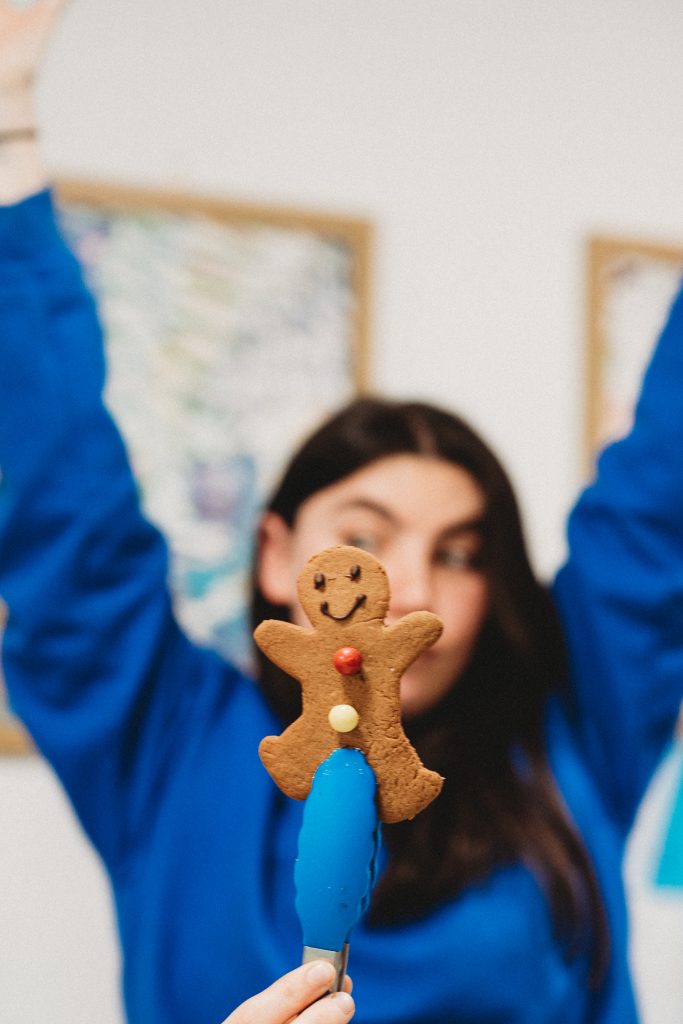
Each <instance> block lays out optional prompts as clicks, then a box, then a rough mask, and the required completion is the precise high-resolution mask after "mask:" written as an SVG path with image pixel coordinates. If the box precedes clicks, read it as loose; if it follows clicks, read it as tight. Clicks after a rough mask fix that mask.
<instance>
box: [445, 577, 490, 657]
mask: <svg viewBox="0 0 683 1024" xmlns="http://www.w3.org/2000/svg"><path fill="white" fill-rule="evenodd" d="M488 608H489V588H488V584H487V582H486V580H485V579H484V578H483V576H479V575H476V574H474V573H473V574H472V575H471V576H470V577H468V578H467V579H463V580H460V581H459V582H458V584H457V585H456V586H452V587H449V588H448V590H447V592H446V593H445V594H444V595H443V602H442V605H441V608H440V609H436V611H437V614H438V615H440V616H441V617H442V618H443V620H444V631H443V634H442V638H441V641H440V642H441V643H442V644H443V645H444V646H448V647H459V646H461V645H465V646H467V647H468V648H469V647H472V646H474V644H475V643H476V640H477V637H478V636H479V633H480V631H481V628H482V626H483V625H484V620H485V619H486V615H487V613H488Z"/></svg>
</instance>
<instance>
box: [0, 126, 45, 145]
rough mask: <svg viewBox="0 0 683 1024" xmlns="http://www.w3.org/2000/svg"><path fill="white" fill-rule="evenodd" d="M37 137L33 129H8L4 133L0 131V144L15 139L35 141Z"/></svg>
mask: <svg viewBox="0 0 683 1024" xmlns="http://www.w3.org/2000/svg"><path fill="white" fill-rule="evenodd" d="M37 135H38V133H37V131H36V130H35V128H9V129H8V130H7V131H6V132H3V131H0V144H2V143H3V142H14V140H15V139H35V138H36V137H37Z"/></svg>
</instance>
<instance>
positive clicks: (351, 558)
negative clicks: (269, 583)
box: [297, 545, 389, 629]
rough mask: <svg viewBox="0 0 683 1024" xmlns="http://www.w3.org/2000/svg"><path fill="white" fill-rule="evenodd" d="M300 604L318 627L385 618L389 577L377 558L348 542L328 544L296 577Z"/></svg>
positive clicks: (330, 626) (312, 622)
mask: <svg viewBox="0 0 683 1024" xmlns="http://www.w3.org/2000/svg"><path fill="white" fill-rule="evenodd" d="M297 592H298V594H299V600H300V601H301V606H302V608H303V609H304V611H305V612H306V615H307V616H308V618H309V619H310V622H311V625H313V626H315V628H316V629H327V628H333V626H334V623H346V624H352V623H353V624H356V623H359V622H369V621H370V620H372V619H379V620H380V621H383V620H384V617H385V615H386V613H387V609H388V608H389V581H388V579H387V574H386V572H385V571H384V568H383V566H382V565H380V563H379V562H378V561H377V559H376V558H375V557H374V556H373V555H371V554H369V553H368V552H367V551H363V550H362V549H361V548H353V547H349V546H348V545H340V546H338V547H334V548H327V550H326V551H321V552H320V553H319V554H317V555H314V556H313V558H311V559H309V561H308V562H307V563H306V565H305V566H304V568H303V570H302V572H301V574H300V576H299V579H298V581H297Z"/></svg>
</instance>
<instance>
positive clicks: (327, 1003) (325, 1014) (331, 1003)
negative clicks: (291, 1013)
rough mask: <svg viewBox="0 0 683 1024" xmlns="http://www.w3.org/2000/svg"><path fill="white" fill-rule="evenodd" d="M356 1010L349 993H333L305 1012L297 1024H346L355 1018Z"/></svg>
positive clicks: (297, 1020)
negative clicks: (354, 1012)
mask: <svg viewBox="0 0 683 1024" xmlns="http://www.w3.org/2000/svg"><path fill="white" fill-rule="evenodd" d="M354 1009H355V1006H354V1002H353V999H352V998H351V996H350V995H349V993H348V992H333V993H332V995H329V996H325V998H324V999H321V1000H320V1001H319V1002H317V1003H314V1004H313V1006H309V1007H308V1009H307V1010H304V1012H303V1013H302V1014H300V1015H299V1016H298V1017H296V1018H295V1024H345V1021H348V1020H351V1018H352V1017H353V1011H354Z"/></svg>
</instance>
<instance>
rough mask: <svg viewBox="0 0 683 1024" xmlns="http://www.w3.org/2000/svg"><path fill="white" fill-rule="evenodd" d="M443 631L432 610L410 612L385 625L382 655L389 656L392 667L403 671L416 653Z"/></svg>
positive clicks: (441, 623) (413, 659) (414, 657)
mask: <svg viewBox="0 0 683 1024" xmlns="http://www.w3.org/2000/svg"><path fill="white" fill-rule="evenodd" d="M442 632H443V622H442V621H441V619H440V618H439V616H438V615H434V614H432V612H411V613H410V614H409V615H405V616H404V617H403V618H402V619H399V620H398V622H395V623H394V624H393V625H392V626H387V628H386V631H385V633H384V636H383V640H382V647H383V656H384V657H391V662H392V665H393V667H394V668H396V669H397V671H398V672H399V673H401V672H404V671H405V670H406V669H407V668H408V666H409V665H412V663H413V662H414V661H415V659H416V658H417V657H418V655H420V654H422V652H423V651H424V650H425V649H426V648H427V647H431V646H432V644H434V643H436V641H437V640H438V639H439V637H440V636H441V634H442Z"/></svg>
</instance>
